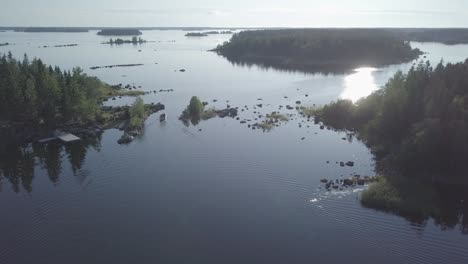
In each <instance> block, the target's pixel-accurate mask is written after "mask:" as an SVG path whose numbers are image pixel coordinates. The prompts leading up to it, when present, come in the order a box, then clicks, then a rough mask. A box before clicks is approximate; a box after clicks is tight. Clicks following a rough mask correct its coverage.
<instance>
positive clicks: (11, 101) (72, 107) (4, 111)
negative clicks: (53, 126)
mask: <svg viewBox="0 0 468 264" xmlns="http://www.w3.org/2000/svg"><path fill="white" fill-rule="evenodd" d="M109 89H110V88H109V87H108V85H106V84H104V83H103V82H101V81H100V80H99V79H97V78H95V77H90V76H87V75H86V74H84V73H83V71H82V70H81V69H80V68H75V69H73V70H72V71H62V70H60V68H58V67H55V68H52V67H51V66H49V67H48V66H46V65H45V64H44V63H42V61H41V60H40V59H34V60H33V61H31V62H30V61H29V59H28V57H27V56H26V55H25V57H24V59H23V61H17V60H15V59H14V58H13V56H12V54H11V53H9V54H8V55H7V56H5V55H3V56H2V57H0V120H6V121H11V122H21V123H29V124H38V123H39V124H40V123H65V122H81V123H86V122H92V121H94V120H96V118H97V117H98V115H99V103H100V102H101V100H102V99H103V98H104V97H106V93H109V92H110V90H109Z"/></svg>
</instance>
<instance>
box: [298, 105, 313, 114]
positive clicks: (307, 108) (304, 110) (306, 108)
mask: <svg viewBox="0 0 468 264" xmlns="http://www.w3.org/2000/svg"><path fill="white" fill-rule="evenodd" d="M299 109H300V112H301V113H302V114H303V115H304V116H314V115H315V114H316V113H317V107H315V106H301V107H300V108H299Z"/></svg>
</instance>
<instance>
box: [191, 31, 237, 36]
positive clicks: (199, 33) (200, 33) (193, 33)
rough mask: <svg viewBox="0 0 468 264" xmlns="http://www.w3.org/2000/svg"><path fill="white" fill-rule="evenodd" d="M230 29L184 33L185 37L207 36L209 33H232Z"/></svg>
mask: <svg viewBox="0 0 468 264" xmlns="http://www.w3.org/2000/svg"><path fill="white" fill-rule="evenodd" d="M232 33H233V32H232V31H230V30H226V31H206V32H190V33H187V34H185V36H186V37H208V36H209V35H219V34H226V35H227V34H232Z"/></svg>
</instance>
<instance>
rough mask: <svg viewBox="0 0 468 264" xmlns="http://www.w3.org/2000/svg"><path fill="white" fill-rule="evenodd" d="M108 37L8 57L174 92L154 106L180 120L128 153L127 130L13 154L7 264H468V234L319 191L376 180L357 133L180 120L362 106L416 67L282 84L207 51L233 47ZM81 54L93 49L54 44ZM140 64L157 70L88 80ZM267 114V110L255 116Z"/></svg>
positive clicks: (449, 50)
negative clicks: (193, 112)
mask: <svg viewBox="0 0 468 264" xmlns="http://www.w3.org/2000/svg"><path fill="white" fill-rule="evenodd" d="M95 33H96V32H90V33H77V34H66V33H61V34H57V33H55V34H52V33H51V34H49V33H14V32H3V33H0V42H10V43H14V45H12V46H7V47H0V52H7V51H11V52H12V53H13V55H14V56H16V57H18V58H21V57H22V56H23V54H24V53H28V55H29V56H30V58H32V57H38V58H41V59H43V61H44V62H45V63H47V64H52V65H59V66H60V67H62V68H65V69H71V68H72V67H74V66H80V67H82V68H83V69H84V70H85V72H86V73H88V74H90V75H95V76H98V77H99V78H101V79H103V80H104V81H106V82H108V83H110V84H118V83H123V84H124V85H126V84H131V85H136V86H142V89H143V90H147V91H152V90H159V89H174V92H172V93H157V94H151V95H146V96H144V97H143V99H144V100H145V102H147V103H150V102H155V103H156V102H161V103H163V104H165V105H166V111H165V112H166V113H167V114H168V120H167V122H165V123H160V122H159V120H158V118H157V117H158V116H157V115H154V116H152V117H151V118H150V119H149V120H148V121H147V124H146V131H145V134H144V135H143V136H142V137H141V138H139V139H137V140H136V141H135V142H133V143H132V144H130V145H128V146H124V145H118V144H117V143H116V141H117V140H118V139H119V138H120V136H121V134H122V132H120V131H118V130H115V129H111V130H107V131H105V132H104V133H103V134H102V136H101V137H100V138H99V139H96V140H93V141H83V142H81V143H78V144H72V145H66V146H63V145H60V144H53V143H51V144H49V145H45V146H44V145H42V146H38V145H34V146H29V147H25V148H17V147H16V146H8V151H9V152H8V155H6V156H4V158H3V159H4V160H3V161H2V163H3V165H2V166H3V167H2V168H1V170H0V171H1V173H0V175H1V177H0V186H1V192H0V210H1V215H2V220H1V225H0V263H5V264H10V263H14V264H16V263H325V262H327V263H372V262H375V263H389V264H390V263H392V264H393V263H468V236H467V235H464V233H465V234H466V230H463V228H462V227H461V226H460V225H453V226H450V227H449V228H447V227H446V226H444V225H442V224H440V223H437V224H436V222H435V221H433V220H428V221H426V222H424V223H419V224H415V223H412V222H409V221H407V220H405V219H403V218H401V217H398V216H394V215H391V214H386V213H382V212H377V211H374V210H371V209H365V208H362V207H361V205H360V203H359V200H358V197H359V193H360V192H361V191H362V189H359V188H356V189H350V190H345V191H334V192H327V191H326V190H324V189H323V187H322V186H321V185H320V183H319V179H321V178H329V179H336V178H339V177H340V176H341V175H343V176H344V177H346V176H349V175H351V174H354V173H357V174H360V175H372V174H373V173H374V163H373V160H372V155H371V154H370V152H369V151H368V149H367V148H366V147H365V146H364V145H363V144H362V143H361V142H359V141H356V140H349V141H348V140H343V139H342V138H343V137H345V136H346V135H345V134H344V133H337V132H333V131H329V130H320V128H319V127H318V126H316V125H314V124H313V123H303V122H305V121H306V120H303V119H301V118H299V117H298V116H294V117H293V118H292V120H291V121H290V122H288V123H287V124H284V125H283V126H281V127H278V128H275V129H274V130H272V131H271V132H269V133H263V132H260V131H258V130H251V129H249V128H248V127H247V125H242V124H239V121H237V120H234V119H212V120H209V121H205V122H202V123H200V124H199V125H198V126H189V127H186V126H184V125H183V124H182V123H181V122H180V121H178V120H177V117H178V116H179V115H180V113H181V112H182V110H183V109H184V108H185V107H186V105H187V104H188V102H189V100H190V97H191V96H192V95H197V96H199V97H200V98H201V99H202V100H205V101H209V102H210V105H211V106H216V107H218V108H223V107H226V105H227V104H229V105H231V106H233V107H235V106H239V107H243V106H244V105H248V106H249V109H250V110H249V111H245V112H241V113H240V117H241V118H242V119H244V118H248V119H254V118H255V117H256V116H257V115H258V113H261V114H263V115H265V114H267V113H269V112H271V111H276V110H277V109H278V106H280V105H283V106H285V105H287V104H289V105H295V101H297V100H300V101H302V104H303V105H313V104H316V105H320V104H324V103H327V102H329V101H331V100H336V99H337V98H349V99H352V100H357V99H359V98H360V97H362V96H365V95H368V94H369V93H371V92H372V91H373V90H375V89H377V88H378V87H380V86H382V85H383V84H385V83H386V81H387V80H388V79H389V78H390V77H391V76H392V75H393V74H394V73H395V72H396V71H398V70H403V71H406V70H408V69H409V67H411V65H412V64H413V63H408V64H404V65H396V66H389V67H385V68H381V69H374V68H370V67H369V66H367V65H363V67H362V68H360V69H356V71H353V72H351V73H349V74H345V75H323V74H306V73H298V72H284V71H276V70H273V69H264V68H260V67H256V66H251V67H241V66H235V65H232V64H231V63H229V62H228V61H227V60H225V59H224V58H222V57H219V56H217V55H216V54H214V53H211V52H207V50H209V49H211V48H213V47H215V46H216V45H217V44H220V43H222V42H224V41H226V40H227V39H228V38H229V36H225V35H220V36H209V37H206V38H186V37H184V34H185V32H183V31H145V32H144V35H143V36H142V37H143V38H144V39H146V40H152V41H156V42H154V43H146V44H143V45H139V46H133V45H122V46H109V45H101V44H99V43H100V42H103V41H107V40H108V39H107V38H105V37H101V36H97V35H95ZM70 43H77V44H79V46H77V47H66V48H43V47H42V46H44V45H59V44H70ZM413 45H414V46H416V47H419V48H420V49H422V50H423V51H427V52H429V54H428V55H427V59H429V60H430V61H432V62H433V63H437V62H439V61H440V60H441V58H442V57H443V58H444V61H445V62H457V61H462V60H464V58H465V57H468V46H467V45H458V46H445V45H440V44H430V43H429V44H420V43H413ZM139 50H141V52H140V51H139ZM130 63H142V64H144V65H143V66H140V67H132V68H113V69H98V70H90V69H89V67H92V66H105V65H113V64H130ZM179 69H186V72H184V73H182V72H179ZM306 95H308V96H306ZM285 96H287V97H288V98H285ZM260 98H261V99H262V101H259V100H258V99H260ZM213 99H216V100H218V101H217V102H216V103H213V102H212V100H213ZM132 101H133V99H131V98H122V99H118V100H116V101H110V102H109V104H112V105H121V104H129V103H131V102H132ZM259 102H261V103H263V104H264V106H263V108H258V109H255V110H254V105H255V104H258V103H259ZM253 111H258V113H257V114H254V113H253ZM281 112H283V113H291V114H296V113H297V112H296V111H295V110H294V111H287V110H282V111H281ZM299 124H302V125H301V126H299ZM200 129H201V131H200ZM303 137H305V139H304V140H301V139H302V138H303ZM2 144H6V143H2ZM327 161H330V163H327ZM337 161H355V163H356V166H355V167H352V168H351V167H346V168H342V167H339V166H338V165H336V163H335V162H337Z"/></svg>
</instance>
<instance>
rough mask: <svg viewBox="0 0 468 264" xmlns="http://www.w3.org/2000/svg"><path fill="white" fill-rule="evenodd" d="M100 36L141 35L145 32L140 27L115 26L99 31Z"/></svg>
mask: <svg viewBox="0 0 468 264" xmlns="http://www.w3.org/2000/svg"><path fill="white" fill-rule="evenodd" d="M97 34H98V35H100V36H139V35H142V34H143V33H142V32H141V31H140V30H138V29H130V28H113V29H103V30H101V31H99V32H98V33H97Z"/></svg>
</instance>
